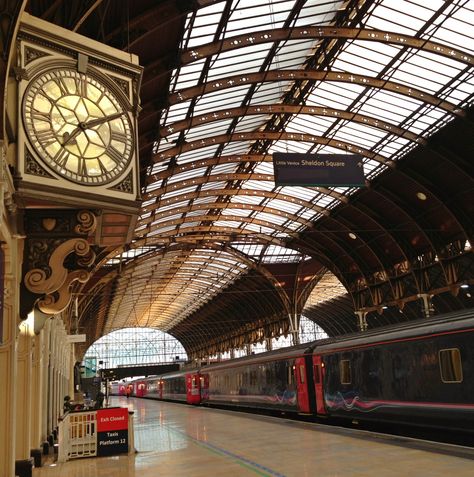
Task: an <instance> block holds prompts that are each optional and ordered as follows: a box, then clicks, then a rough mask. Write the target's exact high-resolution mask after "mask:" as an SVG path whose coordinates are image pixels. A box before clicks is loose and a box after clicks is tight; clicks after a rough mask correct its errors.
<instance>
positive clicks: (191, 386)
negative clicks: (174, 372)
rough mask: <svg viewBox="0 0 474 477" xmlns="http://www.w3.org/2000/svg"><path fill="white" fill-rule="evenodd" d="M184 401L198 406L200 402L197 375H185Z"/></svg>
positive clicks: (199, 384) (199, 386)
mask: <svg viewBox="0 0 474 477" xmlns="http://www.w3.org/2000/svg"><path fill="white" fill-rule="evenodd" d="M186 394H187V396H186V400H187V402H188V404H199V403H200V402H201V382H200V380H199V374H197V373H193V374H187V375H186Z"/></svg>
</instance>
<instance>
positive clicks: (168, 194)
mask: <svg viewBox="0 0 474 477" xmlns="http://www.w3.org/2000/svg"><path fill="white" fill-rule="evenodd" d="M448 3H449V5H448ZM471 6H472V5H471ZM471 6H470V2H442V1H434V2H429V3H427V2H414V1H402V2H401V1H398V0H397V1H395V0H383V1H375V2H342V1H339V2H338V1H334V2H321V1H315V0H312V1H311V0H310V1H306V2H298V1H276V2H265V3H264V4H261V3H260V2H254V1H250V0H248V1H227V2H209V4H208V6H206V7H203V8H200V9H198V10H197V11H195V12H192V13H189V14H188V16H187V18H186V22H185V29H184V34H183V37H182V40H181V45H180V51H179V54H180V61H179V67H176V68H175V69H173V71H172V74H171V82H170V85H169V92H168V95H167V102H168V104H169V106H168V107H167V108H165V109H164V110H163V112H162V115H161V117H160V120H159V124H157V127H158V130H159V139H158V140H157V141H155V142H154V143H153V152H152V156H151V159H152V165H151V166H150V169H149V172H148V177H147V180H146V184H145V187H144V190H143V198H144V203H143V208H142V213H141V216H140V219H139V222H138V226H137V229H136V239H135V241H134V243H133V244H132V248H133V250H135V251H136V252H142V254H143V256H144V257H146V260H140V259H138V260H137V259H135V260H134V263H133V264H130V266H129V267H128V268H127V269H126V271H125V272H124V274H123V275H122V276H121V277H120V278H119V279H118V282H119V286H118V290H119V293H118V294H117V295H116V297H115V299H114V302H113V305H112V308H111V313H110V314H109V321H108V327H116V326H130V325H131V324H132V323H148V324H151V325H153V326H158V327H160V328H162V329H165V330H169V329H171V328H173V326H174V325H175V324H176V323H177V322H179V321H181V320H184V319H186V317H189V316H190V315H191V314H193V313H194V312H195V311H197V310H198V309H199V308H200V307H202V306H204V304H205V303H207V302H208V301H209V300H211V299H212V298H213V297H214V296H215V295H216V294H218V293H219V292H220V291H221V290H222V289H223V288H224V287H227V286H229V285H230V284H231V283H233V282H234V281H235V280H236V279H237V278H238V277H240V276H242V275H245V274H247V273H248V271H249V267H251V264H250V263H253V264H268V263H281V262H283V263H285V262H299V261H301V260H302V259H304V253H303V252H302V251H301V250H299V249H298V247H295V245H294V243H292V239H293V238H294V237H298V234H300V233H301V232H303V231H307V230H310V229H311V228H312V227H313V224H314V222H316V221H318V219H320V218H322V217H325V216H327V215H328V214H329V213H330V211H331V210H332V209H334V208H335V207H337V206H339V205H341V204H344V203H346V202H347V200H348V197H349V196H351V195H352V194H353V193H354V192H355V191H356V189H354V188H342V187H329V188H323V187H277V186H275V183H274V177H273V167H272V162H271V161H272V153H274V152H300V153H329V154H330V153H341V152H344V153H359V154H361V155H362V156H363V158H364V159H363V162H364V174H365V177H366V178H367V181H371V180H373V179H374V178H375V177H376V176H377V175H379V174H380V173H381V172H383V171H384V170H385V169H387V168H388V167H394V166H393V165H394V163H396V161H397V160H398V159H399V158H401V157H403V156H404V155H406V154H407V153H408V152H409V151H411V150H412V149H413V148H415V147H417V146H418V145H423V144H426V140H427V138H428V137H429V136H430V135H431V134H433V132H435V131H437V130H438V129H439V128H441V127H442V126H443V125H445V124H446V123H448V122H450V121H452V120H453V119H454V118H456V117H460V116H463V115H464V111H463V108H465V107H466V106H467V105H469V104H470V103H471V102H472V94H473V91H474V88H473V86H474V84H473V78H472V65H473V63H474V60H473V57H472V53H473V51H474V41H473V38H472V36H471V34H472V31H473V30H472V28H469V27H472V24H473V20H474V17H473V11H472V8H471ZM144 114H147V113H146V105H145V112H144ZM346 233H347V234H348V235H350V237H351V238H353V239H357V236H358V233H359V231H358V230H356V229H353V228H351V226H350V224H347V225H346ZM221 247H223V249H220V248H221ZM150 249H153V250H154V252H153V253H150V252H149V250H150ZM127 253H129V252H127ZM249 262H250V263H249ZM119 309H120V313H119V312H118V310H119Z"/></svg>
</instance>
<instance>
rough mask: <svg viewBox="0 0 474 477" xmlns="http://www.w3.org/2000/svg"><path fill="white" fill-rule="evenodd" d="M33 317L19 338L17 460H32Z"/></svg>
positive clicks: (24, 324) (16, 424) (22, 326)
mask: <svg viewBox="0 0 474 477" xmlns="http://www.w3.org/2000/svg"><path fill="white" fill-rule="evenodd" d="M32 319H33V317H32V314H30V317H29V318H28V319H27V320H25V321H23V322H22V323H21V324H20V326H19V328H20V333H19V334H18V338H17V369H16V379H15V399H16V413H15V426H16V438H15V459H16V460H26V459H29V458H30V449H31V448H30V442H31V440H30V439H31V437H30V436H31V399H32V391H33V390H32V388H31V381H32V363H33V359H32V354H33V339H32V335H33V321H32Z"/></svg>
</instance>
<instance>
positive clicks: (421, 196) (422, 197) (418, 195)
mask: <svg viewBox="0 0 474 477" xmlns="http://www.w3.org/2000/svg"><path fill="white" fill-rule="evenodd" d="M416 196H417V197H418V199H420V200H426V199H427V198H428V197H427V196H426V194H425V193H423V192H417V193H416Z"/></svg>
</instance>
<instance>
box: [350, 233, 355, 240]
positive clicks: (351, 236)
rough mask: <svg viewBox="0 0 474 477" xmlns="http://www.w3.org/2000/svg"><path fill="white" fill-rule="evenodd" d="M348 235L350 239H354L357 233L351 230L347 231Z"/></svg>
mask: <svg viewBox="0 0 474 477" xmlns="http://www.w3.org/2000/svg"><path fill="white" fill-rule="evenodd" d="M349 237H350V238H351V239H352V240H355V239H356V238H357V235H356V234H355V233H353V232H349Z"/></svg>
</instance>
